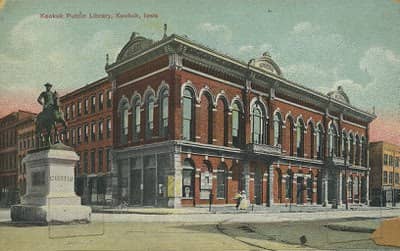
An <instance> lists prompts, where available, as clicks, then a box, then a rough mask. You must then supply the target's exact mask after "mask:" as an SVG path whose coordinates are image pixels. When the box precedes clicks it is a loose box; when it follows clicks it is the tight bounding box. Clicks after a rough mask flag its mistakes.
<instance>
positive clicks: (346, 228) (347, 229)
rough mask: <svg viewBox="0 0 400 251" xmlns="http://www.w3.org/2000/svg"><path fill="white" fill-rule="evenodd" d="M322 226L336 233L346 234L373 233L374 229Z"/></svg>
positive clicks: (335, 225) (333, 225) (332, 225)
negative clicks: (342, 232)
mask: <svg viewBox="0 0 400 251" xmlns="http://www.w3.org/2000/svg"><path fill="white" fill-rule="evenodd" d="M324 226H325V227H327V228H329V229H332V230H336V231H346V232H356V233H373V232H374V231H375V228H369V227H356V226H346V225H339V224H327V225H324Z"/></svg>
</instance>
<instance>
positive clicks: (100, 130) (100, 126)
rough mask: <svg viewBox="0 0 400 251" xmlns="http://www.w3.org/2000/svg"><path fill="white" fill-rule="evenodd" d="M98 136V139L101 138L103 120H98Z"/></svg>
mask: <svg viewBox="0 0 400 251" xmlns="http://www.w3.org/2000/svg"><path fill="white" fill-rule="evenodd" d="M98 137H99V140H101V139H103V121H99V126H98Z"/></svg>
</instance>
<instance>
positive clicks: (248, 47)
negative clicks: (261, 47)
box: [239, 45, 255, 53]
mask: <svg viewBox="0 0 400 251" xmlns="http://www.w3.org/2000/svg"><path fill="white" fill-rule="evenodd" d="M254 49H255V46H254V45H242V46H240V47H239V53H251V52H252V51H253V50H254Z"/></svg>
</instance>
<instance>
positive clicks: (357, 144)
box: [355, 135, 361, 165]
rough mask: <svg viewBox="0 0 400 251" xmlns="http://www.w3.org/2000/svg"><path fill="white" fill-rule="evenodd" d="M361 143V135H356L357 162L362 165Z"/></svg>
mask: <svg viewBox="0 0 400 251" xmlns="http://www.w3.org/2000/svg"><path fill="white" fill-rule="evenodd" d="M360 146H361V143H360V137H359V136H358V135H356V159H355V162H356V163H355V164H356V165H360V158H361V152H360V150H361V147H360Z"/></svg>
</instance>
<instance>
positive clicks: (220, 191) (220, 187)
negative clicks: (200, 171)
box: [217, 163, 227, 198]
mask: <svg viewBox="0 0 400 251" xmlns="http://www.w3.org/2000/svg"><path fill="white" fill-rule="evenodd" d="M226 170H227V168H226V164H225V163H221V164H220V165H219V166H218V169H217V198H225V194H226Z"/></svg>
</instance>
